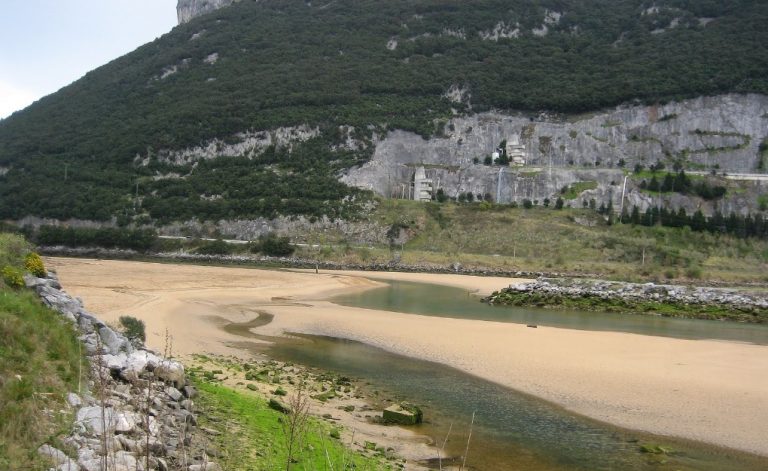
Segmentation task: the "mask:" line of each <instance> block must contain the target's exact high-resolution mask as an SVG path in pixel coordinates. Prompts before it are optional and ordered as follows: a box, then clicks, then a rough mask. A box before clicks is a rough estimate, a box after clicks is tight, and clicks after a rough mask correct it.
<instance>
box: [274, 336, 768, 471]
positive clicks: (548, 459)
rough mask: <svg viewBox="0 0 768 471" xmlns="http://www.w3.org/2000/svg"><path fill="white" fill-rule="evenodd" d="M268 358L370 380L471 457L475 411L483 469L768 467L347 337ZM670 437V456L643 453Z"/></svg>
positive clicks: (289, 347)
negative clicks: (420, 414)
mask: <svg viewBox="0 0 768 471" xmlns="http://www.w3.org/2000/svg"><path fill="white" fill-rule="evenodd" d="M267 353H268V355H269V356H270V357H272V358H276V359H279V360H283V361H290V362H295V363H301V364H304V365H308V366H313V367H318V368H322V369H327V370H331V371H336V372H338V373H340V374H343V375H347V376H352V377H357V378H360V379H361V380H362V381H365V382H368V383H370V385H369V386H368V388H369V389H370V390H371V391H381V392H382V393H381V394H380V395H381V396H382V397H392V398H394V399H395V400H408V401H410V402H413V403H415V404H418V405H419V406H421V407H422V408H423V409H424V412H425V420H426V421H427V423H425V424H423V425H421V426H418V427H416V430H417V431H418V432H420V433H422V434H425V435H427V436H430V437H432V438H433V439H434V440H435V441H436V442H438V443H442V442H443V440H444V439H445V436H446V434H447V433H448V431H449V428H451V425H452V428H451V430H452V433H451V436H450V438H449V442H448V446H447V452H448V455H449V456H460V455H463V453H464V449H465V446H466V440H467V435H468V431H469V429H470V421H471V417H472V413H473V412H475V413H476V416H475V424H474V427H473V431H472V439H471V442H470V446H469V453H468V460H467V464H468V465H470V466H472V468H473V469H478V470H506V469H515V470H582V469H583V470H595V469H606V470H608V469H610V470H645V469H655V470H665V471H666V470H694V469H695V470H706V471H709V470H712V471H714V470H726V469H727V470H764V469H768V458H759V457H754V456H751V455H747V454H741V453H737V452H733V451H729V450H722V449H717V448H715V447H710V446H706V445H703V444H697V443H691V442H687V441H684V440H679V439H671V438H666V437H658V436H653V435H649V434H644V433H640V432H633V431H628V430H623V429H620V428H617V427H613V426H610V425H607V424H603V423H600V422H596V421H593V420H590V419H587V418H585V417H582V416H579V415H576V414H572V413H570V412H568V411H565V410H563V409H562V408H560V407H557V406H555V405H552V404H549V403H547V402H545V401H542V400H539V399H536V398H534V397H531V396H528V395H525V394H522V393H519V392H516V391H513V390H510V389H508V388H505V387H502V386H499V385H497V384H494V383H491V382H489V381H485V380H482V379H479V378H476V377H474V376H471V375H468V374H465V373H463V372H461V371H459V370H456V369H453V368H449V367H446V366H443V365H439V364H435V363H431V362H426V361H421V360H414V359H411V358H407V357H403V356H400V355H395V354H392V353H388V352H386V351H383V350H380V349H377V348H374V347H369V346H367V345H364V344H361V343H357V342H352V341H347V340H340V339H333V338H327V337H316V336H303V335H302V336H300V338H299V339H294V340H287V341H280V342H278V343H276V344H275V345H274V346H272V347H270V348H269V350H268V352H267ZM642 444H660V445H663V446H665V447H668V448H671V449H672V450H674V451H673V452H672V453H670V454H668V455H653V454H648V453H642V452H640V446H641V445H642Z"/></svg>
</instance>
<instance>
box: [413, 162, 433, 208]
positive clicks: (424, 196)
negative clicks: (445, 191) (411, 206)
mask: <svg viewBox="0 0 768 471" xmlns="http://www.w3.org/2000/svg"><path fill="white" fill-rule="evenodd" d="M413 199H414V200H416V201H432V179H430V178H427V171H426V170H425V169H424V167H418V168H417V169H416V172H414V174H413Z"/></svg>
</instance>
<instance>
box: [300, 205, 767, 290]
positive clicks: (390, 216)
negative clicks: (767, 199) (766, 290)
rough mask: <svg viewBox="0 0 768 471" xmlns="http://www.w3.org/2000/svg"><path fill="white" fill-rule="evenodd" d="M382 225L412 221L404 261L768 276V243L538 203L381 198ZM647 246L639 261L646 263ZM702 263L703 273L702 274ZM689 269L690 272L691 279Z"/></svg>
mask: <svg viewBox="0 0 768 471" xmlns="http://www.w3.org/2000/svg"><path fill="white" fill-rule="evenodd" d="M371 219H372V220H374V221H375V222H376V223H378V224H379V225H381V226H384V227H388V226H389V225H391V224H393V223H398V224H405V225H407V226H408V229H407V231H408V234H409V239H408V241H407V242H406V243H405V244H404V246H403V249H404V250H403V251H402V253H400V246H399V245H398V246H397V247H396V252H398V253H399V254H400V262H401V263H402V264H407V265H432V266H440V267H446V266H448V265H450V264H452V263H454V262H458V263H461V264H462V265H463V266H465V267H486V268H491V269H497V270H505V271H518V270H523V271H545V272H565V273H572V274H595V275H598V276H601V277H604V278H607V279H620V280H627V281H649V280H650V281H653V280H662V279H665V278H667V276H666V275H667V274H668V273H667V272H669V273H671V274H672V275H673V276H672V278H677V279H683V280H685V279H687V278H695V279H696V280H697V282H698V281H700V280H721V281H726V282H733V283H740V282H761V283H765V282H768V275H766V273H768V265H767V264H768V241H765V240H758V239H749V240H739V239H736V238H734V237H730V236H725V235H714V234H710V233H705V232H693V231H691V230H690V229H687V228H683V229H677V228H667V227H643V226H632V225H628V224H615V225H612V226H609V225H608V224H607V223H606V221H605V220H604V219H603V218H602V217H601V216H600V215H598V214H596V213H595V211H591V210H585V209H580V208H572V209H568V208H564V209H562V210H555V209H552V208H548V209H547V208H543V207H540V206H539V207H534V208H532V209H529V210H525V209H522V208H510V207H508V206H492V207H491V208H490V209H488V210H481V209H480V205H479V204H477V203H474V204H454V203H443V204H434V205H428V204H422V203H418V202H415V201H406V200H387V201H382V202H381V203H380V206H379V208H378V209H377V210H376V212H375V213H374V214H373V215H372V216H371ZM308 241H309V242H312V243H317V244H320V245H323V248H322V249H318V248H309V247H305V248H301V249H300V250H299V252H298V253H297V255H298V256H301V257H307V258H318V259H320V260H329V261H343V262H346V263H350V264H353V263H365V264H370V263H387V262H389V261H390V260H392V258H393V256H394V253H393V252H392V251H390V249H389V247H388V246H386V245H378V246H371V247H364V248H358V247H354V245H356V244H351V245H352V246H351V247H350V245H349V244H347V245H345V244H344V242H343V241H344V235H343V234H340V233H338V234H334V233H332V232H330V231H329V232H326V233H323V235H322V238H320V237H317V238H315V239H312V240H311V241H310V240H308ZM643 252H645V263H643ZM698 269H700V270H698ZM689 275H695V276H689Z"/></svg>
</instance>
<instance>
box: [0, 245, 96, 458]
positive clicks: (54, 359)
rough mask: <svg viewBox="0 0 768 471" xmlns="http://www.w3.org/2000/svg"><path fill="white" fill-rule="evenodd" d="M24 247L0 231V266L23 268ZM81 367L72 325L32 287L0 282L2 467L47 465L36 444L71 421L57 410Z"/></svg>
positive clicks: (49, 439) (74, 386) (72, 388)
mask: <svg viewBox="0 0 768 471" xmlns="http://www.w3.org/2000/svg"><path fill="white" fill-rule="evenodd" d="M28 250H29V247H28V246H27V244H26V243H25V242H24V241H23V240H22V239H21V238H19V237H17V236H13V235H9V234H4V233H0V268H2V267H6V266H11V267H14V268H15V269H17V270H22V269H23V267H24V262H23V255H24V253H25V252H28ZM81 368H82V370H85V371H88V369H87V365H84V364H83V360H82V354H81V352H80V345H79V342H78V340H77V336H76V334H75V331H74V329H73V328H72V326H71V325H68V324H67V323H66V322H65V321H64V320H63V318H62V317H61V316H59V315H57V314H56V313H55V312H53V311H51V310H50V309H47V308H45V307H43V306H42V305H41V303H40V300H39V299H38V298H37V296H36V295H35V294H34V293H33V292H31V291H27V290H20V289H13V288H10V287H8V286H6V284H5V283H0V469H47V467H46V466H45V464H44V463H43V460H42V459H41V458H40V457H39V456H38V454H37V448H38V447H39V446H40V445H43V444H44V443H54V444H55V443H57V441H56V437H57V436H58V435H59V434H60V432H64V431H67V427H69V426H70V424H71V417H69V416H68V413H67V412H61V410H62V409H65V407H64V399H65V395H66V393H67V392H68V391H76V390H77V388H78V384H79V381H78V379H79V376H80V374H81V371H82V370H81Z"/></svg>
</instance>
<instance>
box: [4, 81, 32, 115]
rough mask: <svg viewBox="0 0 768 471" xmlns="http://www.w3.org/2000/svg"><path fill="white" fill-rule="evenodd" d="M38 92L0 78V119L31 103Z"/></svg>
mask: <svg viewBox="0 0 768 471" xmlns="http://www.w3.org/2000/svg"><path fill="white" fill-rule="evenodd" d="M39 98H40V94H39V93H36V92H34V91H32V90H26V89H24V88H21V87H18V86H16V85H14V84H12V83H8V82H5V81H2V80H0V119H3V118H6V117H8V116H9V115H10V114H11V113H13V112H14V111H18V110H21V109H23V108H26V107H27V106H29V105H31V104H32V103H33V102H34V101H35V100H37V99H39Z"/></svg>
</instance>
